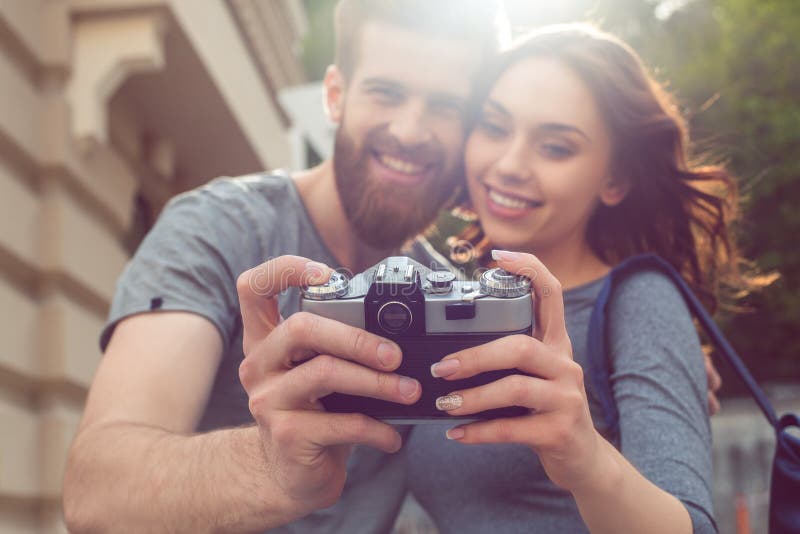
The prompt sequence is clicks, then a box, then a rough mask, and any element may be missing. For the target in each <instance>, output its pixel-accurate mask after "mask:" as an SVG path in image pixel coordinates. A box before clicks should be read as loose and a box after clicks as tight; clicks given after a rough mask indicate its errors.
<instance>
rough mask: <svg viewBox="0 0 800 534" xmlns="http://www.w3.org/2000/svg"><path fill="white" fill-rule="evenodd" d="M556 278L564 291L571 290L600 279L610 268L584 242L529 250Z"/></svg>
mask: <svg viewBox="0 0 800 534" xmlns="http://www.w3.org/2000/svg"><path fill="white" fill-rule="evenodd" d="M529 252H531V253H532V254H534V255H535V256H536V257H537V258H539V260H541V261H542V263H544V264H545V266H546V267H547V268H548V269H549V270H550V272H551V273H553V276H555V277H556V278H558V280H559V281H560V282H561V286H562V287H563V288H564V289H571V288H573V287H578V286H581V285H583V284H586V283H589V282H592V281H594V280H597V279H598V278H602V277H603V276H605V275H606V274H608V272H609V271H610V270H611V267H610V266H609V265H608V264H606V263H605V262H604V261H602V260H601V259H600V258H598V257H597V256H596V255H595V253H594V252H592V249H591V248H590V247H589V244H588V243H586V242H585V241H579V242H573V243H560V244H559V245H557V246H554V247H547V248H537V249H536V250H530V251H529Z"/></svg>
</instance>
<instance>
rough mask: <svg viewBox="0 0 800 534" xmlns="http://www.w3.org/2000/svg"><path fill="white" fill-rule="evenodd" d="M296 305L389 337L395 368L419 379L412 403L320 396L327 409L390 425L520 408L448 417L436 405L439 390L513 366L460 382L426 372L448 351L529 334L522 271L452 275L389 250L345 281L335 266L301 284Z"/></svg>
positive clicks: (505, 413)
mask: <svg viewBox="0 0 800 534" xmlns="http://www.w3.org/2000/svg"><path fill="white" fill-rule="evenodd" d="M300 309H301V310H303V311H307V312H311V313H315V314H317V315H321V316H324V317H328V318H330V319H335V320H337V321H340V322H343V323H345V324H348V325H351V326H355V327H358V328H363V329H365V330H367V331H369V332H372V333H375V334H377V335H379V336H382V337H385V338H388V339H391V340H392V341H394V342H395V343H397V344H398V345H399V346H400V348H401V349H402V351H403V362H402V364H401V365H400V367H399V368H398V369H397V370H396V371H395V372H396V373H398V374H400V375H404V376H410V377H413V378H416V379H417V380H419V381H420V383H421V385H422V396H421V397H420V399H419V401H417V402H416V403H415V404H413V405H411V406H407V405H403V404H397V403H392V402H387V401H382V400H378V399H371V398H366V397H358V396H354V395H344V394H340V393H334V394H332V395H328V396H326V397H324V398H322V399H321V402H322V404H323V405H324V406H325V408H326V409H327V410H328V411H330V412H340V413H351V412H360V413H364V414H366V415H369V416H371V417H375V418H377V419H382V420H385V421H387V422H391V423H397V424H418V423H423V422H431V421H443V420H454V421H459V422H465V421H474V420H478V419H488V418H493V417H510V416H514V415H521V414H523V413H525V410H524V409H522V408H520V407H508V408H501V409H495V410H487V411H485V412H481V413H479V414H474V415H470V416H467V417H452V416H450V415H448V414H447V413H446V412H442V411H439V410H438V409H437V408H436V399H437V398H438V397H440V396H443V395H447V394H448V393H451V392H453V391H456V390H461V389H467V388H472V387H475V386H479V385H483V384H487V383H489V382H493V381H495V380H497V379H499V378H502V377H504V376H507V375H510V374H515V373H521V372H520V371H518V370H515V369H510V370H502V371H491V372H486V373H482V374H480V375H478V376H474V377H471V378H468V379H464V380H445V379H443V378H436V377H433V376H431V373H430V367H431V365H432V364H434V363H436V362H438V361H439V360H441V359H442V358H443V357H444V356H446V355H448V354H452V353H454V352H457V351H459V350H463V349H466V348H469V347H474V346H477V345H482V344H484V343H487V342H489V341H493V340H495V339H498V338H500V337H503V336H508V335H513V334H524V335H530V334H531V328H532V324H533V313H532V307H531V294H530V280H528V279H527V278H525V277H522V276H517V275H513V274H510V273H507V272H506V271H503V270H502V269H490V270H488V271H486V272H484V273H483V274H482V276H481V278H480V281H479V282H472V281H463V280H456V276H455V274H453V273H452V272H450V271H434V270H431V269H428V268H427V267H425V266H424V265H422V264H420V263H418V262H416V261H414V260H412V259H411V258H407V257H404V256H393V257H389V258H386V259H385V260H383V261H382V262H381V263H379V264H377V265H375V266H374V267H370V268H369V269H367V270H366V271H364V272H363V273H360V274H358V275H356V276H354V277H353V278H352V279H348V278H347V277H346V276H344V275H343V274H341V273H338V272H336V273H334V274H333V275H332V276H331V279H330V280H329V281H328V282H327V283H325V284H323V285H318V286H307V287H304V288H303V290H302V296H301V301H300Z"/></svg>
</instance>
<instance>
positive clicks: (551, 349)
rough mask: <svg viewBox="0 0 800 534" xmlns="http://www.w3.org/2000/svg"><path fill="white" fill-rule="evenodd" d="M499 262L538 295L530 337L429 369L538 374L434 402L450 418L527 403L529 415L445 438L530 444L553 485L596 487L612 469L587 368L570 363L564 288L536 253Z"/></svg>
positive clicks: (506, 255)
mask: <svg viewBox="0 0 800 534" xmlns="http://www.w3.org/2000/svg"><path fill="white" fill-rule="evenodd" d="M493 257H494V258H495V259H496V260H497V261H498V265H499V266H500V267H501V268H503V269H505V270H507V271H509V272H512V273H516V274H522V275H525V276H527V277H529V278H530V279H531V286H532V290H533V293H534V299H533V306H534V314H535V328H534V332H533V337H531V336H524V335H514V336H507V337H504V338H501V339H498V340H496V341H493V342H490V343H487V344H485V345H481V346H478V347H472V348H469V349H466V350H462V351H459V352H456V353H453V354H450V355H448V356H446V357H445V358H443V359H442V361H441V362H439V363H437V364H434V365H433V366H432V368H431V372H432V373H433V374H434V376H440V377H442V378H444V379H445V380H457V379H464V378H469V377H471V376H475V375H477V374H479V373H483V372H486V371H493V370H501V369H518V370H520V371H523V372H525V373H528V374H530V375H534V376H525V375H522V374H515V375H510V376H507V377H504V378H501V379H499V380H496V381H494V382H491V383H489V384H485V385H483V386H479V387H475V388H471V389H466V390H462V391H454V392H452V393H450V394H449V395H446V396H444V397H440V398H439V399H437V402H436V405H437V407H438V408H439V409H440V410H445V411H447V413H448V414H450V415H469V414H473V413H477V412H482V411H484V410H489V409H492V408H503V407H507V406H522V407H525V408H528V409H530V413H529V414H528V415H524V416H518V417H512V418H502V419H494V420H490V421H481V422H476V423H470V424H466V425H462V426H458V427H455V428H453V429H451V430H449V431H448V433H447V437H448V438H450V439H454V440H457V441H460V442H462V443H520V444H525V445H528V446H529V447H531V448H532V449H533V450H534V451H535V452H536V454H537V455H538V456H539V459H540V461H541V463H542V465H543V467H544V469H545V471H546V472H547V476H548V477H550V480H552V481H553V483H555V484H556V485H558V486H560V487H562V488H564V489H566V490H568V491H576V490H579V489H581V488H583V487H585V486H586V485H587V484H589V485H590V484H592V483H594V482H595V481H596V480H597V479H598V477H599V476H602V475H600V473H601V472H602V470H603V468H606V467H608V465H607V464H608V461H609V458H610V457H609V456H608V455H607V454H605V452H606V451H607V449H606V447H605V446H604V442H605V440H603V438H602V437H601V436H600V435H599V434H598V433H597V432H596V430H595V428H594V425H593V423H592V418H591V415H590V413H589V404H588V401H587V399H586V390H585V388H584V384H583V370H582V369H581V367H580V365H579V364H577V363H575V361H574V360H573V359H572V344H571V343H570V340H569V337H568V336H567V328H566V324H565V322H564V301H563V298H562V293H561V285H560V283H559V282H558V280H557V279H556V278H555V277H554V276H553V275H552V274H551V273H550V271H548V270H547V269H546V268H545V266H544V264H542V263H541V262H540V261H539V260H538V259H537V258H536V257H535V256H533V255H531V254H523V253H514V252H505V251H495V252H494V253H493Z"/></svg>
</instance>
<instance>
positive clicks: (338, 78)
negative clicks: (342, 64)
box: [322, 65, 345, 125]
mask: <svg viewBox="0 0 800 534" xmlns="http://www.w3.org/2000/svg"><path fill="white" fill-rule="evenodd" d="M322 85H323V87H324V88H325V114H326V115H327V116H328V119H329V120H330V121H331V122H333V123H334V124H337V125H338V124H339V123H340V122H341V120H342V110H343V109H344V93H345V87H344V76H343V75H342V73H341V71H340V70H339V69H338V68H337V67H336V65H328V68H327V70H326V71H325V79H324V80H323V82H322Z"/></svg>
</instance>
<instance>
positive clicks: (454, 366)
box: [431, 358, 461, 377]
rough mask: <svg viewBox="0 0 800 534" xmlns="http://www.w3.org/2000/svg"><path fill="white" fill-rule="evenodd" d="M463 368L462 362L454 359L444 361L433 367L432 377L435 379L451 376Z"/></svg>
mask: <svg viewBox="0 0 800 534" xmlns="http://www.w3.org/2000/svg"><path fill="white" fill-rule="evenodd" d="M459 367H461V362H459V361H458V360H457V359H455V358H453V359H452V360H442V361H440V362H437V363H434V364H433V365H431V375H433V376H435V377H442V376H450V375H452V374H453V373H455V372H456V371H458V369H459Z"/></svg>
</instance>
